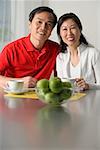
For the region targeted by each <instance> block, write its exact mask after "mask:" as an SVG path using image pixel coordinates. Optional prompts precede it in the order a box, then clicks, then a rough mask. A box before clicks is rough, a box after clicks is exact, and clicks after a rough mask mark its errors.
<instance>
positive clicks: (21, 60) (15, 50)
mask: <svg viewBox="0 0 100 150" xmlns="http://www.w3.org/2000/svg"><path fill="white" fill-rule="evenodd" d="M56 23H57V17H56V15H55V13H54V12H53V10H52V9H51V8H49V7H45V6H43V7H38V8H36V9H34V10H33V11H32V12H31V13H30V14H29V30H30V34H29V35H28V36H27V37H23V38H20V39H18V40H16V41H14V42H12V43H10V44H8V45H7V46H5V47H4V49H3V50H2V52H1V54H0V86H6V84H7V81H8V80H10V79H13V78H19V79H23V80H24V81H25V84H27V85H28V87H34V86H35V84H36V81H37V80H39V79H42V78H47V79H49V78H50V75H51V73H52V71H53V69H54V67H55V60H56V56H57V54H58V51H59V45H58V43H56V42H53V41H51V40H49V39H48V38H49V37H50V35H51V32H52V30H53V28H54V27H55V25H56Z"/></svg>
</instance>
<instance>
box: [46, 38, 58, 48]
mask: <svg viewBox="0 0 100 150" xmlns="http://www.w3.org/2000/svg"><path fill="white" fill-rule="evenodd" d="M48 45H50V46H57V47H59V46H60V45H59V43H58V42H56V41H53V40H50V39H49V40H48Z"/></svg>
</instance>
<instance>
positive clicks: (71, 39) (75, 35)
mask: <svg viewBox="0 0 100 150" xmlns="http://www.w3.org/2000/svg"><path fill="white" fill-rule="evenodd" d="M80 35H81V31H80V29H79V27H78V25H77V24H76V22H75V21H74V20H73V19H67V20H65V21H64V22H63V23H62V25H61V27H60V36H61V38H62V40H63V41H64V43H66V44H67V45H68V46H69V47H77V46H78V45H79V43H80V41H79V40H80Z"/></svg>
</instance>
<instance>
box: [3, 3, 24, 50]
mask: <svg viewBox="0 0 100 150" xmlns="http://www.w3.org/2000/svg"><path fill="white" fill-rule="evenodd" d="M24 4H25V1H24V0H21V1H20V0H18V1H16V0H0V51H1V50H2V48H3V47H4V45H6V44H7V43H9V42H11V41H13V40H15V39H17V38H19V37H21V36H23V35H24V33H25V21H24V19H25V17H24V16H25V7H24Z"/></svg>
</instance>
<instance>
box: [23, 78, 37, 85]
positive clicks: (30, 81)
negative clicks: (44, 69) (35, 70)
mask: <svg viewBox="0 0 100 150" xmlns="http://www.w3.org/2000/svg"><path fill="white" fill-rule="evenodd" d="M22 79H23V80H24V83H25V86H26V87H35V86H36V83H37V79H35V78H33V77H31V76H26V77H23V78H22Z"/></svg>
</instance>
